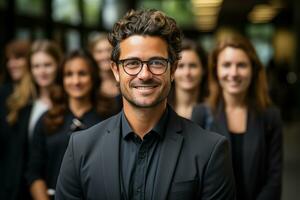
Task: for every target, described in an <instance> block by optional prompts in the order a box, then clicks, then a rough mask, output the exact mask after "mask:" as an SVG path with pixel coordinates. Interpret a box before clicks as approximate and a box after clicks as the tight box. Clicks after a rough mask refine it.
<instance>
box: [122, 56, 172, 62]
mask: <svg viewBox="0 0 300 200" xmlns="http://www.w3.org/2000/svg"><path fill="white" fill-rule="evenodd" d="M129 59H136V60H141V61H145V60H142V59H141V58H139V57H128V58H124V59H120V60H129ZM153 59H168V58H165V57H163V56H153V57H150V58H149V59H148V60H153Z"/></svg>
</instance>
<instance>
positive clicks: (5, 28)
mask: <svg viewBox="0 0 300 200" xmlns="http://www.w3.org/2000/svg"><path fill="white" fill-rule="evenodd" d="M132 8H134V9H136V8H156V9H160V10H163V11H165V12H166V13H167V14H169V15H170V16H172V17H174V18H175V19H176V20H177V22H178V23H179V25H180V27H181V28H182V30H183V33H184V35H185V36H187V37H189V38H193V39H194V40H195V41H197V42H199V43H201V44H202V45H203V46H204V47H205V49H206V50H207V51H208V52H209V51H210V49H211V48H212V46H213V45H214V42H215V40H216V38H217V37H222V36H223V35H226V34H228V33H232V32H240V33H243V34H244V35H246V36H247V37H248V38H250V40H251V41H252V42H253V44H254V46H255V47H256V50H257V51H258V54H259V56H260V58H261V61H262V62H263V64H264V65H265V67H266V70H267V74H268V78H269V83H270V94H271V97H272V98H273V101H274V103H275V104H276V105H277V106H278V107H279V108H280V109H281V113H282V117H283V119H284V128H285V132H284V133H285V135H284V145H285V146H284V151H285V158H284V159H285V166H284V183H283V200H290V199H295V198H296V197H297V196H300V191H299V189H298V187H299V185H300V156H299V153H300V116H299V114H300V81H299V78H300V59H299V58H300V40H299V36H300V1H297V0H0V58H1V68H3V67H4V63H3V57H4V56H3V53H4V47H5V45H6V44H7V43H8V42H9V41H10V40H12V39H14V38H24V39H29V40H35V39H39V38H50V39H54V40H56V41H57V42H59V44H60V45H61V46H62V47H63V49H64V50H65V51H70V50H72V49H75V48H77V47H85V46H87V42H88V39H89V37H91V36H93V35H94V34H95V33H96V32H103V31H109V30H110V29H111V27H112V25H113V23H114V22H115V21H116V20H117V19H118V18H119V17H121V16H122V15H124V13H125V12H126V11H128V10H129V9H132ZM0 71H2V70H0Z"/></svg>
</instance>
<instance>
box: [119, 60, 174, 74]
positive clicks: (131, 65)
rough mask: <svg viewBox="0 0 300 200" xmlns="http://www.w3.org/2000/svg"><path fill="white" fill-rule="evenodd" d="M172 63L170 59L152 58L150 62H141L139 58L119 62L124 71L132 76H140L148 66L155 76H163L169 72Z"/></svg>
mask: <svg viewBox="0 0 300 200" xmlns="http://www.w3.org/2000/svg"><path fill="white" fill-rule="evenodd" d="M169 63H170V60H169V59H166V58H151V59H150V60H145V61H143V60H140V59H138V58H128V59H123V60H119V61H118V64H121V65H122V67H123V69H124V71H125V72H126V73H127V74H128V75H131V76H136V75H138V74H139V73H140V72H141V71H142V68H143V65H144V64H146V65H147V67H148V70H149V71H150V72H151V73H152V74H154V75H162V74H163V73H165V72H166V71H167V68H168V65H169Z"/></svg>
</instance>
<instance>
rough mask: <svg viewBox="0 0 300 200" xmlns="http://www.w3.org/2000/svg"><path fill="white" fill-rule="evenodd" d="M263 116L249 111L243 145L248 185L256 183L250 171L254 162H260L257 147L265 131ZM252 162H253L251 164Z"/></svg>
mask: <svg viewBox="0 0 300 200" xmlns="http://www.w3.org/2000/svg"><path fill="white" fill-rule="evenodd" d="M261 126H263V118H262V117H261V115H256V114H255V113H253V112H251V111H250V110H249V111H248V120H247V130H246V134H245V136H244V147H243V158H244V161H243V164H244V166H243V170H244V177H245V182H246V183H248V185H253V184H254V183H251V180H254V179H253V178H252V176H253V174H252V173H249V172H251V171H253V163H256V162H258V160H257V153H261V152H257V151H255V149H260V148H259V147H258V146H259V141H260V138H261V137H262V136H263V135H264V133H263V132H262V131H261V130H263V127H261ZM251 163H252V164H251Z"/></svg>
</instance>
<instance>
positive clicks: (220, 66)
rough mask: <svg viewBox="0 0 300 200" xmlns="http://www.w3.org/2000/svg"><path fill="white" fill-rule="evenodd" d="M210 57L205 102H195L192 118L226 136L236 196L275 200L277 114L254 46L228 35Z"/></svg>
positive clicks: (277, 191) (245, 199)
mask: <svg viewBox="0 0 300 200" xmlns="http://www.w3.org/2000/svg"><path fill="white" fill-rule="evenodd" d="M210 61H211V63H210V71H209V78H210V82H209V83H210V95H209V98H208V104H207V105H199V106H197V107H195V109H194V110H193V114H192V120H194V121H195V122H197V123H198V124H200V125H201V126H203V127H205V128H208V129H210V130H213V131H215V132H217V133H219V134H222V135H224V136H226V137H227V139H228V140H229V141H230V144H231V152H232V162H233V169H234V174H235V180H236V188H237V199H243V200H253V199H256V200H276V199H280V198H281V177H282V125H281V117H280V113H279V111H278V109H276V108H275V107H273V106H272V105H271V100H270V98H269V95H268V89H267V81H266V74H265V69H264V67H263V66H262V64H261V62H260V61H259V59H258V56H257V54H256V52H255V49H254V47H253V46H252V44H251V43H250V41H249V40H247V39H246V38H244V37H242V36H239V35H237V36H228V37H225V38H224V39H223V40H220V41H219V42H218V43H217V45H216V47H215V49H214V50H213V52H212V55H211V60H210Z"/></svg>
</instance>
